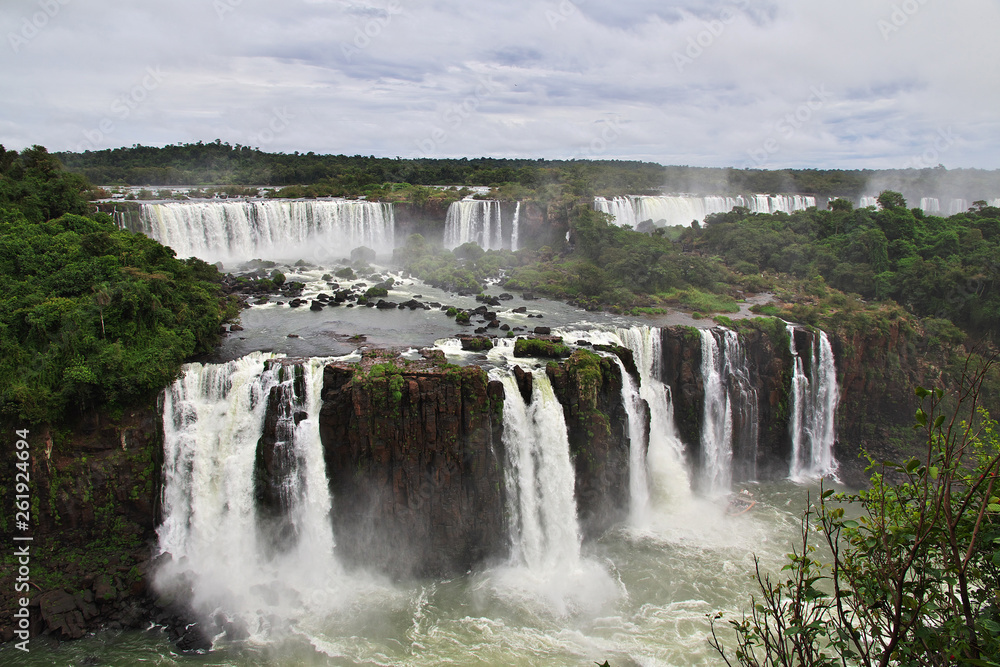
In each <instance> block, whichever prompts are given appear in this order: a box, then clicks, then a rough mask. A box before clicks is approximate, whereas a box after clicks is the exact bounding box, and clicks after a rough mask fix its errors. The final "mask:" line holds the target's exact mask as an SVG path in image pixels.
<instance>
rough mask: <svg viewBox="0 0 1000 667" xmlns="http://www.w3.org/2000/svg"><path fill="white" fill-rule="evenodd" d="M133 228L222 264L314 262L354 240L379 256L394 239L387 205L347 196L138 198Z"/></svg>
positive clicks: (184, 253) (346, 250)
mask: <svg viewBox="0 0 1000 667" xmlns="http://www.w3.org/2000/svg"><path fill="white" fill-rule="evenodd" d="M132 231H135V232H142V233H143V234H146V235H147V236H149V237H151V238H154V239H156V240H157V241H159V242H160V243H162V244H164V245H167V246H170V247H171V248H173V249H174V250H175V251H176V252H177V256H178V257H198V258H200V259H204V260H206V261H209V262H217V261H221V262H223V263H225V264H230V263H238V262H244V261H247V260H250V259H254V258H260V257H266V258H269V259H274V260H290V261H296V260H298V259H306V260H307V261H310V262H314V263H316V262H320V263H321V262H323V261H326V260H330V259H335V258H341V257H345V256H348V255H349V254H350V251H351V250H352V249H354V248H357V247H359V246H366V247H369V248H371V249H372V250H375V251H376V252H377V253H379V254H383V255H384V254H389V253H391V252H392V249H393V247H394V246H395V218H394V216H393V209H392V204H382V203H377V202H366V201H348V200H346V199H332V200H329V199H327V200H324V199H317V200H308V201H270V200H245V201H205V202H171V203H166V204H143V205H142V208H141V211H140V225H139V228H138V229H133V230H132Z"/></svg>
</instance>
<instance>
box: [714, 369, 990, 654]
mask: <svg viewBox="0 0 1000 667" xmlns="http://www.w3.org/2000/svg"><path fill="white" fill-rule="evenodd" d="M988 366H989V363H987V364H985V365H984V366H983V367H982V368H980V369H979V370H978V371H976V372H973V373H970V372H968V371H969V367H968V365H967V367H966V373H965V374H963V381H962V383H961V385H960V390H959V392H958V395H957V396H956V398H955V401H956V403H955V405H956V408H955V409H954V410H953V411H951V412H950V414H949V413H947V412H945V411H944V410H943V409H942V408H943V405H944V402H945V395H944V392H943V391H942V390H940V389H935V390H927V389H920V388H918V389H917V394H918V396H920V397H921V399H922V400H923V401H924V403H925V406H926V407H925V408H922V409H920V410H919V411H918V412H917V428H920V429H922V430H923V432H924V434H925V436H926V450H925V452H924V455H923V456H922V457H921V458H919V459H917V458H915V459H912V460H910V461H907V462H905V463H902V464H892V463H881V464H879V463H875V462H874V461H872V462H871V467H870V470H871V471H872V476H871V488H870V489H867V490H865V491H861V492H859V493H857V494H836V493H834V492H833V491H831V490H824V491H822V492H821V495H820V498H819V503H818V505H814V506H810V508H809V509H808V510H807V511H806V512H805V513H804V515H803V519H802V542H801V544H800V545H799V546H798V548H797V549H796V550H795V551H794V552H793V553H792V554H790V555H789V557H788V563H787V564H786V565H785V567H784V568H783V569H782V572H783V573H788V574H782V576H781V578H779V579H772V577H771V575H769V574H766V573H763V572H761V569H760V565H759V563H758V566H757V570H756V578H757V583H758V585H759V587H760V591H761V595H760V597H759V598H755V599H754V600H753V605H752V608H751V611H750V613H749V615H746V616H744V617H743V619H742V620H740V621H730V622H729V623H730V624H731V626H732V628H733V629H734V630H735V632H736V649H735V652H734V654H733V656H732V657H733V658H734V659H735V662H736V663H737V664H740V665H752V666H757V665H768V666H770V665H824V666H825V665H864V666H865V667H870V666H873V665H879V666H884V665H890V664H891V665H977V666H983V665H985V666H990V665H997V664H1000V663H998V662H997V656H1000V498H998V497H997V494H998V492H1000V489H998V477H1000V434H998V432H997V425H996V422H994V421H992V420H991V419H990V418H989V416H988V415H987V414H985V412H983V411H981V410H980V409H979V406H978V401H979V396H980V392H981V390H982V383H983V380H984V377H985V374H986V369H987V367H988ZM960 416H964V417H965V419H964V420H963V419H961V418H960ZM896 480H898V482H897V481H896ZM852 510H853V511H852ZM854 517H856V518H854ZM817 536H818V538H819V539H818V540H815V538H816V537H817ZM811 538H812V539H811ZM814 541H816V542H818V543H819V547H817V546H816V544H814V543H813V542H814ZM720 617H721V616H720V615H717V616H716V617H715V619H713V628H712V639H711V643H712V645H713V646H714V647H715V648H716V650H718V651H719V653H720V654H721V655H722V656H723V658H724V660H725V661H726V663H727V664H729V665H732V664H733V663H732V662H730V656H729V655H728V654H727V653H726V652H725V650H724V647H723V645H722V643H721V640H720V639H719V636H718V634H717V633H716V628H715V625H714V621H715V620H717V619H718V618H720Z"/></svg>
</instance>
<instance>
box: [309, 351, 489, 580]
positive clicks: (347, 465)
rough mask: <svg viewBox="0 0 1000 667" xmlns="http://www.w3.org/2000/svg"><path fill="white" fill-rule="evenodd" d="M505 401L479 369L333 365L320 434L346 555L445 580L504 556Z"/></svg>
mask: <svg viewBox="0 0 1000 667" xmlns="http://www.w3.org/2000/svg"><path fill="white" fill-rule="evenodd" d="M502 406H503V386H502V385H501V384H500V383H498V382H490V381H489V380H488V379H487V376H486V373H485V371H483V370H482V369H481V368H478V367H464V368H455V367H447V366H444V365H441V364H439V363H436V362H434V361H421V362H410V363H405V362H403V361H401V360H400V359H399V358H398V357H397V356H396V355H395V353H385V352H380V351H377V350H376V351H368V352H366V353H365V357H364V358H363V359H362V361H361V363H360V364H351V363H340V364H331V365H330V366H328V367H327V368H326V370H325V373H324V383H323V407H322V410H321V412H320V437H321V440H322V443H323V449H324V456H325V458H326V466H327V475H328V477H329V479H330V487H331V491H332V493H333V497H334V505H335V508H336V511H335V512H334V517H333V520H334V534H335V535H336V536H337V552H338V557H339V558H340V559H341V560H342V562H344V563H346V564H348V565H351V564H353V565H356V566H364V567H368V568H375V569H379V570H382V571H384V572H386V573H388V574H390V575H392V576H408V575H417V576H445V575H450V574H454V573H458V572H465V571H467V570H468V569H469V568H471V567H473V566H474V565H476V564H478V563H481V562H483V561H485V560H487V559H491V558H500V557H504V556H505V555H506V554H507V552H508V549H509V543H508V542H509V538H508V530H507V526H506V523H505V517H504V508H505V498H504V488H503V484H504V480H503V471H502V468H501V466H502V461H503V444H502V441H501V428H502V421H503V420H502Z"/></svg>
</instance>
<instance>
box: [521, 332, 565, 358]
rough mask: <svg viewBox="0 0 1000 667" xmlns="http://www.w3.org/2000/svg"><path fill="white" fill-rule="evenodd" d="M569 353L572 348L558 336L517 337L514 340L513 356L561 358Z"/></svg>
mask: <svg viewBox="0 0 1000 667" xmlns="http://www.w3.org/2000/svg"><path fill="white" fill-rule="evenodd" d="M571 353H572V350H570V348H569V347H568V346H567V345H566V344H565V343H563V342H562V339H561V338H558V337H548V338H518V339H517V340H516V341H515V342H514V356H515V357H543V358H546V359H562V358H564V357H568V356H570V354H571Z"/></svg>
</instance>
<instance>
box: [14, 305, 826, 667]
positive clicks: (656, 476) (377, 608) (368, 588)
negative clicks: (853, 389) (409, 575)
mask: <svg viewBox="0 0 1000 667" xmlns="http://www.w3.org/2000/svg"><path fill="white" fill-rule="evenodd" d="M420 289H421V290H423V287H420ZM531 305H532V306H534V305H535V304H534V303H532V304H531ZM254 310H256V309H254ZM354 310H358V309H354ZM265 311H266V312H271V311H270V310H267V308H264V309H263V310H262V312H265ZM554 311H555V312H558V309H554ZM249 312H253V310H252V311H249ZM355 314H356V315H358V316H359V317H373V318H374V317H377V316H380V314H379V313H372V312H371V311H369V310H368V309H364V311H363V312H361V313H352V316H353V315H355ZM419 314H420V313H419V312H418V313H416V314H412V315H411V314H410V313H406V314H404V315H403V316H415V315H419ZM312 316H316V314H310V313H290V312H289V313H286V314H285V315H283V317H301V318H307V317H312ZM340 316H343V315H340ZM395 316H397V317H400V316H399V315H395ZM550 316H552V313H551V312H546V317H547V318H548V317H550ZM437 321H438V322H439V323H440V322H445V323H448V324H450V322H449V321H448V320H447V319H445V318H442V316H441V315H440V314H438V320H437ZM532 321H533V320H526V322H532ZM545 321H546V323H547V324H552V325H554V326H556V330H555V331H554V333H559V334H561V335H564V336H565V337H567V338H568V339H570V340H579V339H584V340H588V341H591V342H594V343H616V344H619V345H623V346H625V347H628V348H629V349H630V350H632V352H633V354H634V358H635V361H636V366H637V368H638V371H639V376H640V377H639V382H638V383H636V382H634V381H632V380H631V378H630V377H629V376H628V373H625V372H623V378H625V383H624V387H623V399H624V400H625V401H626V411H627V413H628V416H629V433H630V440H633V441H639V443H640V446H639V447H635V448H633V450H632V452H631V457H630V462H629V465H630V484H629V487H630V489H629V490H630V494H629V498H630V509H631V512H630V515H629V520H628V522H627V523H625V524H623V525H622V526H621V527H620V528H619V529H617V530H614V531H612V532H610V533H608V534H607V535H605V536H604V537H602V538H601V539H600V540H598V541H597V542H593V543H583V542H581V538H580V528H579V525H578V522H577V518H576V507H575V500H574V495H573V487H574V477H573V467H572V464H571V459H570V453H569V445H568V441H567V438H566V426H565V421H564V417H563V414H562V407H561V405H560V404H559V403H558V401H557V400H556V399H555V396H554V395H553V393H552V388H551V385H550V384H549V382H548V378H547V376H546V374H545V372H544V363H541V362H535V361H532V360H525V359H518V360H516V363H518V364H521V365H522V366H523V367H525V368H527V369H529V370H531V371H532V372H533V393H532V396H531V400H530V401H525V400H524V398H523V397H522V396H521V395H520V393H519V391H518V390H517V387H516V384H515V383H514V381H513V378H512V377H511V375H510V372H509V368H510V365H511V364H512V363H515V362H514V360H513V357H512V352H513V349H512V344H511V341H508V340H501V341H498V343H499V344H498V345H497V347H496V348H494V349H493V350H491V351H490V352H489V353H488V354H487V355H485V356H486V358H485V363H487V364H489V365H491V366H492V367H493V369H492V370H491V371H490V372H491V376H492V377H495V378H498V379H501V380H502V381H503V382H504V383H505V390H506V396H507V399H506V401H505V406H504V426H505V429H504V431H505V445H506V446H505V451H506V452H507V456H508V460H507V462H506V465H505V474H506V481H505V483H506V484H507V491H508V493H507V497H508V501H509V502H510V507H509V508H508V514H509V516H510V517H512V521H511V524H510V530H511V541H512V543H513V544H514V546H515V548H514V549H513V553H512V554H511V557H510V559H509V560H506V561H504V562H496V563H489V564H486V565H484V566H482V567H481V568H479V569H477V570H474V571H472V572H468V573H465V574H463V575H460V576H456V577H453V578H450V579H440V580H404V581H396V582H389V581H386V580H384V579H382V578H380V577H379V576H377V575H374V574H366V573H364V572H356V571H353V572H345V570H344V569H343V568H342V567H341V566H340V564H339V562H338V561H337V558H336V546H335V545H336V540H337V536H336V535H334V534H333V533H332V530H331V528H330V526H331V522H330V521H329V517H330V515H331V513H333V512H336V511H337V503H336V498H331V497H330V494H329V492H328V490H327V489H328V485H327V483H326V477H325V469H324V467H323V461H322V457H321V445H320V442H319V436H318V428H317V415H318V408H319V389H320V386H321V383H322V372H321V369H322V367H323V364H324V362H325V361H327V359H323V358H313V359H308V360H291V359H287V358H284V357H282V355H278V354H274V353H260V352H254V353H251V354H248V355H246V356H243V357H240V358H237V359H233V360H231V361H227V362H225V363H219V364H190V365H188V366H186V367H185V370H184V374H183V376H182V377H181V378H180V379H178V380H177V381H176V382H175V383H174V384H173V385H172V386H171V387H170V388H169V389H168V391H167V392H166V393H165V395H164V440H165V447H164V475H165V489H164V497H163V523H162V525H161V527H160V529H159V540H160V550H162V551H163V552H165V553H170V554H171V558H170V561H169V563H168V564H167V565H166V566H165V567H163V568H162V569H161V570H160V572H159V575H158V578H157V581H156V584H157V586H158V587H159V589H160V590H161V591H162V592H163V593H164V594H165V595H174V596H177V597H179V598H180V599H186V600H188V601H189V602H190V604H191V606H192V607H193V608H194V609H195V610H197V611H199V612H200V613H201V614H203V615H205V616H210V617H212V618H213V620H215V621H216V622H218V623H221V624H222V625H223V626H224V627H225V628H227V629H228V630H230V632H229V634H228V635H227V634H225V633H223V634H220V636H219V637H217V638H216V641H215V647H214V650H213V651H212V652H211V653H210V654H208V655H201V656H199V655H180V654H178V653H177V651H176V648H175V647H173V645H172V644H171V643H170V642H169V641H168V640H167V639H166V638H165V636H164V635H163V633H162V631H161V630H159V629H157V628H153V629H150V630H149V631H148V632H145V633H141V632H132V633H114V632H103V633H100V634H99V635H97V636H95V637H91V638H88V639H85V640H82V641H79V642H69V643H65V644H62V645H58V646H56V645H46V644H45V643H44V641H45V640H38V642H39V643H38V646H39V649H38V651H36V652H35V653H34V654H33V655H32V656H31V657H30V659H29V660H28V661H27V662H25V663H24V664H29V665H31V664H39V665H40V664H51V663H53V662H57V663H65V664H77V663H80V662H83V661H87V660H90V661H91V662H94V661H95V660H96V661H97V664H121V665H132V664H137V663H140V662H152V663H154V664H159V665H187V664H212V665H241V666H242V665H248V666H249V665H260V664H271V665H282V666H283V665H303V664H304V665H440V664H469V663H470V661H471V660H473V658H472V657H471V656H475V658H474V660H475V661H476V664H483V665H512V664H516V665H545V666H549V665H580V664H589V663H592V662H598V663H602V662H603V661H604V660H608V661H610V663H611V664H612V665H670V666H684V665H718V664H721V659H720V658H719V657H718V655H716V654H715V653H714V651H713V650H712V649H711V648H710V647H709V645H708V640H707V638H708V636H709V621H708V615H709V614H712V613H714V612H716V611H724V612H726V613H727V614H728V615H738V614H739V613H740V611H741V610H743V609H744V608H745V606H746V604H747V602H748V600H749V595H750V594H751V593H752V592H753V591H754V588H753V585H752V581H751V579H750V576H749V573H750V572H752V569H753V558H754V555H757V556H759V557H760V558H761V559H762V563H763V564H764V566H765V567H768V568H771V569H774V570H776V569H777V568H778V567H780V565H781V562H782V560H781V559H782V557H783V554H784V553H786V552H787V551H788V545H789V543H790V542H791V541H792V540H793V539H794V538H795V536H796V535H797V530H798V516H797V515H798V512H799V511H800V510H801V509H802V507H803V503H804V496H805V492H806V490H805V488H804V487H803V486H802V485H799V484H793V483H791V482H787V481H786V482H777V483H768V484H753V490H754V493H755V496H756V498H757V500H758V502H759V506H758V507H757V508H756V509H755V511H754V512H751V513H748V514H746V515H742V516H739V517H731V516H727V515H726V513H725V500H724V499H721V498H720V499H715V498H712V497H710V496H706V494H704V493H700V492H695V491H693V490H692V479H693V478H694V477H695V473H693V472H692V471H691V466H690V465H689V462H688V457H689V454H688V453H689V452H690V451H691V449H692V446H694V445H695V444H697V443H687V445H685V443H682V442H681V440H680V437H679V436H678V434H677V429H676V427H675V425H674V419H673V406H672V402H671V397H670V393H669V390H668V388H667V387H666V386H665V385H664V384H663V383H662V382H661V381H660V379H659V378H660V372H661V368H662V367H663V358H662V354H663V352H662V349H661V337H660V330H659V329H657V328H655V327H649V326H618V327H616V326H614V324H613V323H611V322H603V323H602V325H601V326H595V325H594V324H593V323H592V324H591V325H590V326H589V327H588V328H586V329H581V328H577V327H576V325H575V324H574V320H573V319H572V318H571V317H569V316H568V314H567V315H560V316H559V317H556V318H555V319H554V320H552V319H547V320H545ZM395 326H397V327H399V326H404V325H402V324H398V323H397V324H396V325H395ZM438 326H439V327H440V326H441V325H440V324H439V325H438ZM560 326H564V327H567V328H565V329H562V328H559V327H560ZM404 328H405V327H404ZM730 333H732V332H730ZM729 338H730V337H729V335H728V334H727V333H725V332H724V331H721V330H716V331H715V333H714V335H713V345H714V346H715V348H716V349H717V354H718V357H719V358H720V359H722V360H723V361H725V364H728V366H729V370H724V369H723V370H720V371H718V372H719V373H720V377H725V378H728V380H726V382H725V384H726V386H727V387H729V390H728V392H726V394H727V396H729V397H730V398H729V399H728V400H729V401H730V405H731V409H732V408H733V406H735V405H736V404H737V403H739V400H738V399H736V398H734V396H735V394H734V393H733V392H734V391H736V389H734V387H738V385H739V382H738V381H737V380H738V377H739V375H740V372H741V369H740V365H741V364H742V365H743V366H745V364H746V361H745V357H743V356H741V354H740V352H739V350H737V349H735V348H733V346H732V344H731V343H732V341H730V340H729ZM817 340H818V342H817V348H816V352H815V355H817V356H816V358H817V359H819V362H818V363H813V364H812V366H811V369H812V370H815V371H816V372H818V373H821V370H822V369H823V368H826V363H827V362H826V361H825V359H827V358H826V357H824V356H823V355H824V354H826V352H824V350H827V349H828V343H827V346H826V347H824V345H823V342H822V340H823V339H822V338H818V339H817ZM438 347H440V348H441V349H443V350H445V352H446V353H447V354H448V356H449V358H450V359H452V360H454V361H458V362H463V361H466V360H469V359H470V358H472V357H473V356H476V355H472V354H470V353H463V352H461V351H460V346H459V345H458V344H457V341H456V340H455V339H453V338H446V339H443V340H441V341H439V343H438ZM800 354H801V355H806V354H809V353H807V352H805V351H801V352H800ZM481 356H482V355H478V357H477V358H478V359H479V361H483V360H482V359H481ZM809 358H810V359H812V358H813V357H809ZM614 359H616V360H617V357H614ZM828 361H829V363H830V364H832V357H830V358H829V360H828ZM616 363H618V362H616ZM712 367H713V368H715V365H714V363H713V366H712ZM296 368H298V369H300V370H299V371H297V372H296V370H295V369H296ZM743 371H745V368H744V369H743ZM713 372H714V371H713ZM297 373H298V376H299V377H300V378H301V380H300V382H301V386H299V387H296V386H295V382H296V374H297ZM817 377H819V378H821V377H825V376H823V375H822V373H821V374H820V376H817ZM807 379H808V380H809V381H810V382H813V380H812V376H809V377H808V378H807ZM820 383H821V380H820V381H816V384H820ZM807 393H808V392H807ZM814 393H815V392H814ZM820 393H821V392H820ZM824 396H825V397H826V398H823V399H821V400H820V402H819V403H815V404H814V405H816V406H817V409H821V408H822V406H823V405H827V406H829V405H830V402H829V401H828V400H827V399H828V398H829V397H830V394H829V393H827V394H825V395H824ZM272 399H273V400H272ZM269 401H271V402H272V409H273V406H274V405H275V404H276V405H277V408H278V410H277V412H278V414H279V420H278V421H279V423H278V425H277V427H276V428H275V434H276V436H277V437H276V439H277V442H276V444H275V447H276V448H277V449H280V450H281V451H283V452H284V453H285V455H286V460H287V463H288V470H287V473H288V474H287V475H285V477H284V478H283V479H284V480H285V486H284V491H283V495H282V498H283V499H284V500H283V503H284V505H283V506H284V508H285V509H284V513H285V515H286V519H287V522H286V523H285V524H282V523H281V522H280V521H279V522H275V520H274V518H273V517H269V516H266V515H265V514H264V513H262V512H261V511H260V509H259V507H258V504H257V503H256V502H255V498H254V493H253V488H254V485H253V476H254V465H255V458H256V456H257V446H258V442H259V441H260V440H261V435H262V432H263V423H264V413H265V411H266V410H267V406H268V403H269ZM824 401H826V402H825V403H824ZM834 405H835V404H834ZM647 413H648V418H649V434H648V441H647V442H645V443H643V442H642V440H643V439H644V435H642V430H643V427H644V425H645V415H646V414H647ZM738 413H739V411H738V410H735V411H734V412H733V414H738ZM289 416H290V417H289ZM738 419H739V418H738V417H737V421H738ZM643 444H644V445H645V447H643V446H641V445H643ZM736 448H737V450H739V445H737V447H736ZM275 531H283V532H282V534H283V535H287V534H288V531H291V534H292V535H293V536H294V539H292V540H290V541H288V542H287V544H288V546H287V547H286V548H284V549H280V550H279V549H275V548H274V540H273V535H274V532H275ZM722 632H723V636H724V637H729V635H728V633H727V632H726V630H725V629H723V631H722ZM4 657H5V655H4V654H2V653H0V662H3V658H4ZM91 658H93V659H91Z"/></svg>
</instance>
